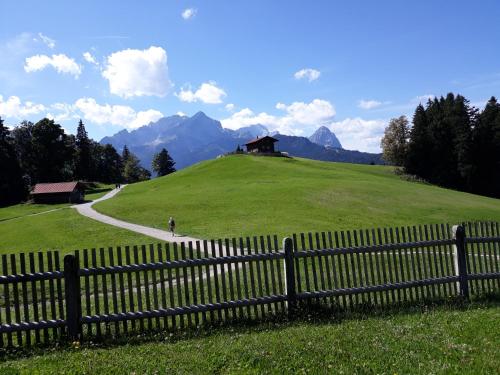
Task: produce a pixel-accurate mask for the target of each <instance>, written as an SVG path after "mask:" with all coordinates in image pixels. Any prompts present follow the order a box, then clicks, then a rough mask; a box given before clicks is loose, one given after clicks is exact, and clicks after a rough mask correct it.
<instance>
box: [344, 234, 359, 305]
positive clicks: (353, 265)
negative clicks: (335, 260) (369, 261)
mask: <svg viewBox="0 0 500 375" xmlns="http://www.w3.org/2000/svg"><path fill="white" fill-rule="evenodd" d="M346 235H347V246H349V247H352V246H353V245H354V244H353V242H352V238H353V235H351V231H347V233H346ZM358 255H359V254H358ZM348 258H349V259H350V266H351V272H350V273H351V274H352V278H351V280H352V282H351V285H352V287H353V288H356V287H357V286H358V278H357V274H356V263H355V255H354V254H349V257H348ZM353 300H354V303H355V304H356V305H357V304H358V303H359V295H357V294H356V295H354V298H353Z"/></svg>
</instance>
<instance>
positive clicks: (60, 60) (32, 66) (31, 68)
mask: <svg viewBox="0 0 500 375" xmlns="http://www.w3.org/2000/svg"><path fill="white" fill-rule="evenodd" d="M49 66H51V67H53V68H54V69H55V70H56V71H57V72H58V73H66V74H71V75H73V76H74V77H75V78H78V76H79V75H80V74H81V73H82V68H81V67H80V66H79V65H78V64H77V63H76V62H75V60H73V59H72V58H70V57H68V56H66V55H64V54H59V55H52V56H51V57H50V56H47V55H35V56H31V57H28V58H26V60H25V64H24V70H25V71H26V72H27V73H31V72H36V71H38V70H43V69H45V68H47V67H49Z"/></svg>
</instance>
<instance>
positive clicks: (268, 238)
mask: <svg viewBox="0 0 500 375" xmlns="http://www.w3.org/2000/svg"><path fill="white" fill-rule="evenodd" d="M266 244H267V253H269V254H270V253H273V252H274V249H273V244H272V242H271V236H269V235H267V236H266ZM264 248H266V247H264ZM276 263H279V260H278V259H276V260H272V259H271V260H269V269H270V273H271V275H270V280H271V282H270V290H269V292H268V295H270V294H271V293H272V295H273V296H275V295H277V294H278V288H277V285H276V284H277V280H276V273H275V264H276ZM276 310H277V306H273V311H274V312H276Z"/></svg>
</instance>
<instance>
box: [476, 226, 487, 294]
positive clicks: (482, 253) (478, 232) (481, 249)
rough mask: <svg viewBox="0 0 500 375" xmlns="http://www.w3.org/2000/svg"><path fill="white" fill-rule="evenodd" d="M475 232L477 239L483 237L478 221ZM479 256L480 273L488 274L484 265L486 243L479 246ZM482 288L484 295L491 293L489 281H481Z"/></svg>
mask: <svg viewBox="0 0 500 375" xmlns="http://www.w3.org/2000/svg"><path fill="white" fill-rule="evenodd" d="M474 230H475V233H476V236H477V237H481V236H482V232H481V228H480V226H479V224H478V222H477V221H476V222H475V223H474ZM477 255H478V257H477V262H478V264H479V273H480V274H483V273H485V272H486V269H485V265H484V263H485V261H486V251H485V244H484V243H479V244H477ZM481 287H482V288H483V293H488V292H490V289H489V285H488V280H484V279H483V280H481Z"/></svg>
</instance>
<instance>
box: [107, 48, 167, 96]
mask: <svg viewBox="0 0 500 375" xmlns="http://www.w3.org/2000/svg"><path fill="white" fill-rule="evenodd" d="M102 76H103V77H104V78H106V79H107V80H108V81H109V90H110V92H111V93H112V94H116V95H118V96H121V97H123V98H130V97H133V96H153V95H154V96H160V97H162V96H165V95H166V94H167V93H168V91H169V90H170V88H171V87H172V83H171V82H170V80H169V78H168V66H167V52H166V51H165V50H164V49H163V48H161V47H154V46H152V47H149V48H148V49H145V50H138V49H126V50H122V51H118V52H115V53H112V54H111V55H109V56H108V57H107V61H106V67H105V69H104V71H103V72H102Z"/></svg>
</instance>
